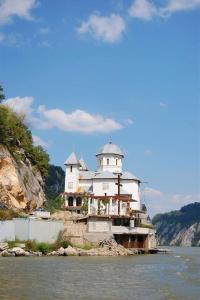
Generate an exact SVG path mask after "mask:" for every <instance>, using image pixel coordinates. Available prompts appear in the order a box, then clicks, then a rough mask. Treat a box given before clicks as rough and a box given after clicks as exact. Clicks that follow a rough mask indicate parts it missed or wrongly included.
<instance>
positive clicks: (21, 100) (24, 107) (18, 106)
mask: <svg viewBox="0 0 200 300" xmlns="http://www.w3.org/2000/svg"><path fill="white" fill-rule="evenodd" d="M33 101H34V98H33V97H29V96H27V97H14V98H9V99H7V100H5V101H4V102H3V103H4V105H6V106H8V107H9V108H11V109H12V110H14V111H15V112H16V113H17V114H20V115H26V116H27V117H29V116H30V114H31V113H32V111H33V108H32V104H33Z"/></svg>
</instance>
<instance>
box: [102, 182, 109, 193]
mask: <svg viewBox="0 0 200 300" xmlns="http://www.w3.org/2000/svg"><path fill="white" fill-rule="evenodd" d="M102 189H103V191H107V190H108V189H109V184H108V182H103V184H102Z"/></svg>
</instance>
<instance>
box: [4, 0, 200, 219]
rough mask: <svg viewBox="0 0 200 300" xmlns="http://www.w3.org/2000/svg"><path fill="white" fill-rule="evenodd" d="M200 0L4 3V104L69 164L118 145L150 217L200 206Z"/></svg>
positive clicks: (58, 161) (55, 159)
mask: <svg viewBox="0 0 200 300" xmlns="http://www.w3.org/2000/svg"><path fill="white" fill-rule="evenodd" d="M199 23H200V0H190V1H189V0H157V1H156V0H152V1H150V0H134V1H133V0H84V1H83V0H76V1H74V0H59V1H55V0H54V1H47V0H0V84H1V85H3V87H4V90H5V94H6V101H5V103H6V105H8V106H10V107H12V108H13V109H14V110H15V111H17V112H18V113H25V114H26V122H27V124H28V126H29V127H30V128H31V130H32V133H33V135H34V142H35V144H36V145H37V144H41V145H42V146H43V147H44V148H45V149H46V150H47V152H48V153H49V155H50V161H51V163H53V164H55V165H59V166H62V167H63V168H64V165H63V163H64V161H65V160H66V158H67V157H68V155H69V154H70V153H71V152H72V151H75V152H76V153H77V156H78V157H80V156H81V155H83V157H84V159H85V161H86V162H87V164H88V165H89V167H90V168H91V169H95V167H96V161H95V153H96V152H97V151H98V149H99V148H100V147H101V146H102V145H103V144H105V143H107V142H108V141H109V140H110V139H111V140H112V142H113V143H116V144H118V145H119V146H120V147H121V148H122V150H123V152H124V154H125V158H124V163H123V168H124V170H129V171H131V172H132V173H133V174H135V175H136V176H137V177H139V178H140V179H141V181H142V184H141V189H142V201H143V202H144V203H145V204H146V205H147V208H148V209H149V213H150V214H151V215H154V214H155V213H160V212H165V211H170V210H174V209H179V208H180V207H181V206H183V205H186V204H188V203H191V202H195V201H200V186H199V182H200V157H199V127H200V126H199V125H200V110H199V50H200V49H199V25H200V24H199Z"/></svg>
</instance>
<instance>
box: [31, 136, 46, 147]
mask: <svg viewBox="0 0 200 300" xmlns="http://www.w3.org/2000/svg"><path fill="white" fill-rule="evenodd" d="M33 143H34V145H35V146H42V147H44V148H47V147H48V143H47V142H46V141H44V140H43V139H42V138H41V137H39V136H36V135H33Z"/></svg>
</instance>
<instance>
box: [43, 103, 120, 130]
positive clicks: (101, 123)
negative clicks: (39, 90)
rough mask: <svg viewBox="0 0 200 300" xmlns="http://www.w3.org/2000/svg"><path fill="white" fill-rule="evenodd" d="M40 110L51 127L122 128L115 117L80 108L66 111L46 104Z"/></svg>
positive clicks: (76, 128) (72, 128) (84, 128)
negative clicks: (95, 113) (69, 111)
mask: <svg viewBox="0 0 200 300" xmlns="http://www.w3.org/2000/svg"><path fill="white" fill-rule="evenodd" d="M38 111H39V113H40V115H41V116H42V117H43V118H44V120H46V122H47V123H48V124H50V126H51V127H56V128H58V129H61V130H64V131H73V132H82V133H93V132H105V133H107V132H111V131H114V130H118V129H121V128H122V125H121V124H119V123H117V122H116V121H115V120H113V119H110V118H105V117H103V116H101V115H92V114H90V113H88V112H86V111H83V110H80V109H77V110H75V111H72V112H71V113H66V112H64V111H63V110H60V109H46V107H45V106H40V107H39V108H38Z"/></svg>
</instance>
